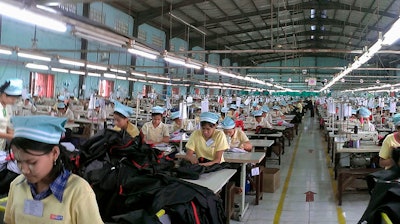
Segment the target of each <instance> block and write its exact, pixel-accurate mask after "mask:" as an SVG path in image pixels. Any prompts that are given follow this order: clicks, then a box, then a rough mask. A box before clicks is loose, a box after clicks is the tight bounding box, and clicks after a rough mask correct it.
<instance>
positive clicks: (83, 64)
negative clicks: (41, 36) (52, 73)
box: [58, 58, 85, 67]
mask: <svg viewBox="0 0 400 224" xmlns="http://www.w3.org/2000/svg"><path fill="white" fill-rule="evenodd" d="M58 62H60V63H61V64H66V65H74V66H79V67H84V66H85V63H84V62H80V61H73V60H67V59H61V58H60V59H58Z"/></svg>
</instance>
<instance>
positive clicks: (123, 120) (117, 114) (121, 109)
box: [114, 101, 140, 138]
mask: <svg viewBox="0 0 400 224" xmlns="http://www.w3.org/2000/svg"><path fill="white" fill-rule="evenodd" d="M132 115H133V108H132V107H128V106H125V105H123V104H122V103H120V102H118V101H114V124H115V127H114V130H117V131H121V130H122V131H125V132H126V133H128V134H129V135H130V136H131V137H132V138H135V137H136V136H138V135H139V134H140V132H139V129H138V128H137V127H136V126H135V125H134V124H132V123H131V122H130V121H129V117H130V116H132Z"/></svg>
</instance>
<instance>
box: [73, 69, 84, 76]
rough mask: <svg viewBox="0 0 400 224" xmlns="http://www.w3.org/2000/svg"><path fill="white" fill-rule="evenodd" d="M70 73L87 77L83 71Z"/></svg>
mask: <svg viewBox="0 0 400 224" xmlns="http://www.w3.org/2000/svg"><path fill="white" fill-rule="evenodd" d="M69 73H71V74H76V75H85V72H83V71H74V70H71V71H69Z"/></svg>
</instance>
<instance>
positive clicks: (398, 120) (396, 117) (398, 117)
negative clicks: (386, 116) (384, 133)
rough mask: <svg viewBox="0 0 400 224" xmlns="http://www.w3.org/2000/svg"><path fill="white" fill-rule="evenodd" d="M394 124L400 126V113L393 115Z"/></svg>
mask: <svg viewBox="0 0 400 224" xmlns="http://www.w3.org/2000/svg"><path fill="white" fill-rule="evenodd" d="M392 120H393V124H394V126H400V114H395V115H393V116H392Z"/></svg>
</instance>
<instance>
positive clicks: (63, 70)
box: [51, 68, 68, 73]
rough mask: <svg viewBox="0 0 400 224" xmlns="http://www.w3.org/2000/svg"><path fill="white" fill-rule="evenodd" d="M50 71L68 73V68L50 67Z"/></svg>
mask: <svg viewBox="0 0 400 224" xmlns="http://www.w3.org/2000/svg"><path fill="white" fill-rule="evenodd" d="M51 71H53V72H63V73H68V69H64V68H51Z"/></svg>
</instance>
